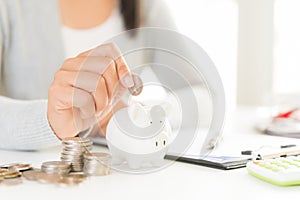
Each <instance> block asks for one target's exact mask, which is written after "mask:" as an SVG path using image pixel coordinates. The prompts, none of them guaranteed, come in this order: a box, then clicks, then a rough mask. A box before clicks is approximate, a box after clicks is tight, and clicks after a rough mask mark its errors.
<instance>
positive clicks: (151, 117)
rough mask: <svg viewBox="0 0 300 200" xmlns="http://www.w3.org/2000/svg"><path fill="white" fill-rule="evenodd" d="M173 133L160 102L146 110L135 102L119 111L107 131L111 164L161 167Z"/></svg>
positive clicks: (137, 167)
mask: <svg viewBox="0 0 300 200" xmlns="http://www.w3.org/2000/svg"><path fill="white" fill-rule="evenodd" d="M170 134H171V126H170V123H169V121H168V119H167V118H166V113H165V111H164V109H163V108H162V107H161V106H159V105H156V106H153V107H151V109H150V110H148V111H147V110H145V109H144V108H143V106H141V105H140V104H134V105H132V106H130V107H127V108H123V109H121V110H119V111H117V112H116V113H115V114H114V115H113V117H112V118H111V119H110V121H109V123H108V125H107V131H106V140H107V145H108V148H109V150H110V152H111V155H112V165H118V164H122V163H124V162H127V164H128V166H129V168H131V169H139V168H143V167H159V166H161V165H162V164H163V161H164V156H165V154H166V151H167V147H168V144H169V137H170Z"/></svg>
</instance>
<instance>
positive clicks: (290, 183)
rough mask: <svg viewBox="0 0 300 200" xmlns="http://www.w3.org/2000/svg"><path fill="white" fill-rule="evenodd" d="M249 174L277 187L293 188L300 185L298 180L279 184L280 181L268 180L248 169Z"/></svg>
mask: <svg viewBox="0 0 300 200" xmlns="http://www.w3.org/2000/svg"><path fill="white" fill-rule="evenodd" d="M247 170H248V172H249V174H251V175H253V176H255V177H256V178H259V179H261V180H263V181H266V182H268V183H272V184H274V185H279V186H293V185H300V180H297V181H288V182H280V181H276V180H273V179H270V178H266V177H264V176H262V175H259V174H257V173H255V172H253V171H251V170H249V169H247Z"/></svg>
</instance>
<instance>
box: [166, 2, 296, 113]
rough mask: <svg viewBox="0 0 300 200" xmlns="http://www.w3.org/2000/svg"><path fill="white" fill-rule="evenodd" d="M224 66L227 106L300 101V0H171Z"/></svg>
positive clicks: (182, 26) (183, 25)
mask: <svg viewBox="0 0 300 200" xmlns="http://www.w3.org/2000/svg"><path fill="white" fill-rule="evenodd" d="M166 1H167V3H168V5H169V7H170V9H171V11H172V13H173V16H174V17H175V20H176V24H177V26H178V28H179V31H180V32H181V33H183V34H185V35H186V36H188V37H190V38H192V39H193V40H194V41H196V42H197V43H198V44H199V45H200V46H201V47H202V48H204V50H205V51H206V52H207V53H208V54H209V56H210V57H211V58H212V60H213V61H214V63H215V65H216V67H217V68H218V70H219V73H220V75H221V78H222V80H223V84H224V87H225V90H226V91H225V93H226V96H227V103H228V110H229V111H232V110H234V108H235V107H236V106H240V105H241V106H243V105H247V106H267V107H272V106H274V105H277V104H282V103H293V104H299V103H298V102H297V100H298V99H299V98H298V96H300V95H299V94H300V93H299V92H300V84H299V83H300V81H299V74H300V67H299V65H300V56H298V54H299V52H300V39H299V36H300V25H299V19H300V1H299V0H184V1H183V0H177V1H174V0H166Z"/></svg>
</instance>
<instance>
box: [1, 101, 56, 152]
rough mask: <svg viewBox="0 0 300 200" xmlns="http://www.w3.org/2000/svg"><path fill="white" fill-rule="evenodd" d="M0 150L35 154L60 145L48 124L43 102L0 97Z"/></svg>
mask: <svg viewBox="0 0 300 200" xmlns="http://www.w3.org/2000/svg"><path fill="white" fill-rule="evenodd" d="M0 127H1V131H0V148H2V149H13V150H37V149H42V148H48V147H52V146H56V145H59V144H60V140H59V139H58V138H57V137H56V135H55V134H54V133H53V131H52V129H51V127H50V125H49V123H48V120H47V101H46V100H30V101H23V100H14V99H10V98H7V97H3V96H0Z"/></svg>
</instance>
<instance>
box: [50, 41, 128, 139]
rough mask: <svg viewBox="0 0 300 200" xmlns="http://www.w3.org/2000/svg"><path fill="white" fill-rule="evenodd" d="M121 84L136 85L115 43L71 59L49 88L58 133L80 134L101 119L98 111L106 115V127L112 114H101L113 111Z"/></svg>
mask: <svg viewBox="0 0 300 200" xmlns="http://www.w3.org/2000/svg"><path fill="white" fill-rule="evenodd" d="M119 83H121V85H122V88H123V89H126V88H128V87H132V86H133V85H134V83H133V80H132V77H131V75H130V73H129V70H128V68H127V65H126V63H125V61H124V59H123V58H122V56H121V54H120V52H119V51H118V49H117V48H116V46H115V45H114V44H112V43H110V44H104V45H101V46H98V47H96V48H94V49H91V50H89V51H86V52H84V53H81V54H80V55H78V56H77V57H75V58H70V59H67V60H66V61H65V62H64V64H63V65H62V67H61V68H60V69H59V70H58V71H57V72H56V74H55V77H54V81H53V83H52V84H51V86H50V88H49V91H48V120H49V123H50V126H51V127H52V129H53V131H54V133H55V134H56V135H57V136H58V137H59V138H61V139H63V138H66V137H73V136H76V135H77V134H78V133H79V132H81V131H84V130H86V129H88V128H89V127H91V126H92V125H93V124H94V123H95V122H96V121H98V119H97V117H96V114H97V113H100V118H101V117H104V119H103V123H104V124H101V121H100V122H98V124H99V123H100V126H101V127H105V126H106V123H107V122H108V118H110V116H111V115H108V116H101V112H103V111H104V110H107V109H108V110H111V108H108V107H109V106H110V104H109V103H110V101H111V99H112V96H113V95H114V94H115V89H116V86H117V85H118V84H119ZM118 88H119V87H118ZM101 127H100V128H101Z"/></svg>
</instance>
